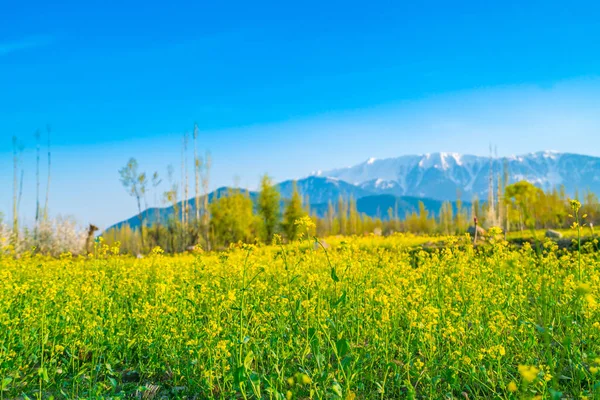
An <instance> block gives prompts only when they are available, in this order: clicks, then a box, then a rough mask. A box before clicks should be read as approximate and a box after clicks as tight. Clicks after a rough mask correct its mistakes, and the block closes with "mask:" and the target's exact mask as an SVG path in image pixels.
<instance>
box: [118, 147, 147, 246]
mask: <svg viewBox="0 0 600 400" xmlns="http://www.w3.org/2000/svg"><path fill="white" fill-rule="evenodd" d="M119 175H121V183H122V184H123V187H124V188H125V190H127V192H128V193H129V195H131V196H132V197H135V200H136V202H137V208H138V218H139V219H140V236H141V241H142V250H143V249H144V215H143V214H142V199H145V196H146V185H147V180H146V173H145V172H142V173H139V174H138V162H137V160H136V159H135V158H130V159H129V161H128V162H127V165H125V166H124V167H123V168H121V169H120V170H119Z"/></svg>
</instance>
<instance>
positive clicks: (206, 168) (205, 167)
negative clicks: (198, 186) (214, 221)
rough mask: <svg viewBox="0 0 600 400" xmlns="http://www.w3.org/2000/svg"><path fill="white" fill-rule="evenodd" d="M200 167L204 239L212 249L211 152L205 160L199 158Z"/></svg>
mask: <svg viewBox="0 0 600 400" xmlns="http://www.w3.org/2000/svg"><path fill="white" fill-rule="evenodd" d="M199 164H200V168H201V171H202V174H201V177H200V179H201V182H202V196H203V200H204V205H203V207H202V228H203V231H204V240H205V241H206V247H207V250H210V249H211V244H210V235H209V229H210V227H209V225H210V212H209V208H208V188H209V184H210V167H211V164H212V161H211V157H210V153H208V152H207V153H206V155H205V157H204V161H203V160H199Z"/></svg>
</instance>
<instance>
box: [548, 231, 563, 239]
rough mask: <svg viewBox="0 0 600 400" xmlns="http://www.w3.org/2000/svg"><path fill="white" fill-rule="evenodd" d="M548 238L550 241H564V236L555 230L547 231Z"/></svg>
mask: <svg viewBox="0 0 600 400" xmlns="http://www.w3.org/2000/svg"><path fill="white" fill-rule="evenodd" d="M546 237H547V238H550V239H562V237H563V234H562V233H560V232H558V231H555V230H552V229H548V230H547V231H546Z"/></svg>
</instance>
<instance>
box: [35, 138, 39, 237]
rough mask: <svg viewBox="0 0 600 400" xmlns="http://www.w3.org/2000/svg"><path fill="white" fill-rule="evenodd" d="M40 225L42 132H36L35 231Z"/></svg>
mask: <svg viewBox="0 0 600 400" xmlns="http://www.w3.org/2000/svg"><path fill="white" fill-rule="evenodd" d="M39 223H40V131H39V129H38V130H37V131H35V229H36V233H37V228H38V225H39Z"/></svg>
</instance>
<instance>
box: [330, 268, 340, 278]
mask: <svg viewBox="0 0 600 400" xmlns="http://www.w3.org/2000/svg"><path fill="white" fill-rule="evenodd" d="M331 279H333V281H334V282H339V281H340V278H338V276H337V274H336V273H335V267H331Z"/></svg>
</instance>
